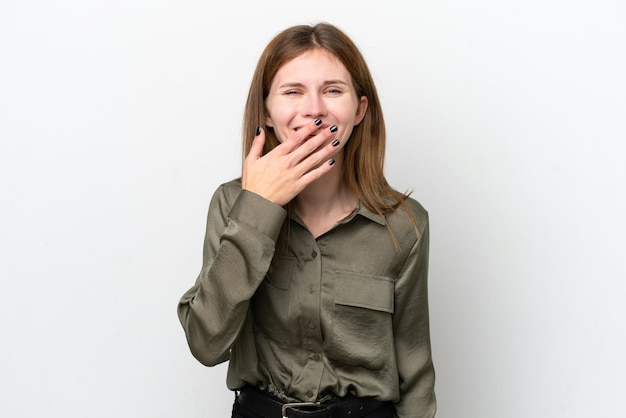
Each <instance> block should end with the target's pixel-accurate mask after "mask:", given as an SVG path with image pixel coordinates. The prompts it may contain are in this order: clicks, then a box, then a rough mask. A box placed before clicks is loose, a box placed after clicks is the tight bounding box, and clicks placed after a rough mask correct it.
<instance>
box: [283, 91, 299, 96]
mask: <svg viewBox="0 0 626 418" xmlns="http://www.w3.org/2000/svg"><path fill="white" fill-rule="evenodd" d="M298 93H299V92H298V90H285V91H284V92H283V94H284V95H285V96H296V95H297V94H298Z"/></svg>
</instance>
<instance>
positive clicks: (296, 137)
mask: <svg viewBox="0 0 626 418" xmlns="http://www.w3.org/2000/svg"><path fill="white" fill-rule="evenodd" d="M323 124H324V122H323V121H322V119H319V118H318V119H315V120H314V121H311V122H310V123H307V124H306V125H304V126H303V127H301V128H300V129H298V130H297V131H296V132H295V133H294V134H293V135H292V136H290V137H289V138H288V139H287V140H285V142H283V144H282V145H283V147H284V148H285V151H286V152H287V153H290V152H292V151H293V150H295V149H297V148H298V147H299V146H300V145H302V144H303V143H305V142H307V140H308V139H310V138H311V137H312V136H314V135H315V134H316V133H317V132H318V131H319V130H320V129H322V128H323V127H324V126H323Z"/></svg>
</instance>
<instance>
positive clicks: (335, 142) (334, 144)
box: [333, 139, 339, 147]
mask: <svg viewBox="0 0 626 418" xmlns="http://www.w3.org/2000/svg"><path fill="white" fill-rule="evenodd" d="M337 145H339V140H338V139H335V140H334V141H333V147H336V146H337Z"/></svg>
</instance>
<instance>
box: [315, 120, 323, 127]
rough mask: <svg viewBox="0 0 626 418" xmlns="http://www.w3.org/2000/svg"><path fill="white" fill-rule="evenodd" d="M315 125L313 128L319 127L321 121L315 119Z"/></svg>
mask: <svg viewBox="0 0 626 418" xmlns="http://www.w3.org/2000/svg"><path fill="white" fill-rule="evenodd" d="M313 123H314V124H315V126H320V125H321V124H322V120H321V119H315V122H313Z"/></svg>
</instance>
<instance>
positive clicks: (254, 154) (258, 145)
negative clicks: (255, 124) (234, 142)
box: [248, 128, 265, 160]
mask: <svg viewBox="0 0 626 418" xmlns="http://www.w3.org/2000/svg"><path fill="white" fill-rule="evenodd" d="M263 145H265V131H264V130H263V129H261V128H257V131H256V136H255V137H254V139H253V140H252V145H251V146H250V151H249V152H248V158H252V159H255V160H256V159H259V158H261V155H262V154H263Z"/></svg>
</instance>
